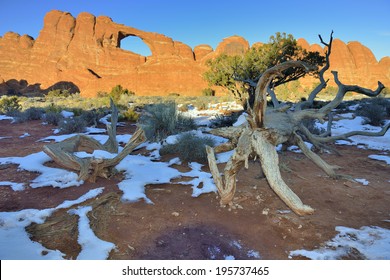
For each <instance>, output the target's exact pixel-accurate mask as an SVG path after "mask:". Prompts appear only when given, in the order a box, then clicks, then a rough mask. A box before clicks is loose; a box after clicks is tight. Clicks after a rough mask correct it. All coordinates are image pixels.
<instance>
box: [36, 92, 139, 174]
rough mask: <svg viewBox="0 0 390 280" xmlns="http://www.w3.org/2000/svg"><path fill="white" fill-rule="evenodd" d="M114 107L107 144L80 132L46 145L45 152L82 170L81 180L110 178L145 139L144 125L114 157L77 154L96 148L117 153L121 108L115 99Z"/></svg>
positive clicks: (61, 164)
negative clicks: (117, 132) (117, 134)
mask: <svg viewBox="0 0 390 280" xmlns="http://www.w3.org/2000/svg"><path fill="white" fill-rule="evenodd" d="M111 109H112V113H111V123H110V124H107V132H108V140H107V141H106V143H104V144H101V143H100V142H99V141H97V140H95V139H93V138H91V137H88V136H86V135H82V134H79V135H76V136H73V137H71V138H69V139H66V140H64V141H61V142H59V143H54V144H48V145H45V146H44V147H43V151H44V152H45V153H46V154H47V155H48V156H50V157H51V158H52V159H53V160H54V162H56V163H57V164H58V165H59V166H62V167H64V168H67V169H70V170H75V171H79V178H78V179H79V180H83V181H86V180H89V181H91V182H95V180H96V178H97V177H103V178H109V177H110V176H112V175H114V174H115V173H116V171H115V166H116V165H117V164H119V162H121V161H122V160H123V159H124V158H125V157H126V156H127V155H128V154H130V153H131V152H132V151H133V150H134V149H135V148H136V147H137V146H138V145H140V144H141V143H143V142H144V141H145V140H146V137H145V134H144V131H143V130H142V129H141V128H138V129H137V130H136V132H135V133H134V134H133V136H132V137H131V139H130V141H129V142H128V143H127V144H126V145H125V147H124V148H123V150H122V151H121V152H120V153H119V154H117V155H116V156H115V157H113V158H109V159H107V158H95V157H87V158H80V157H78V156H76V155H75V154H74V153H75V152H80V151H84V152H88V153H92V152H93V151H94V150H104V151H107V152H110V153H118V142H117V140H116V125H117V122H118V109H117V108H116V106H115V105H114V103H113V102H112V100H111Z"/></svg>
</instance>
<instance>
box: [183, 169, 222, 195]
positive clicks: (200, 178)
mask: <svg viewBox="0 0 390 280" xmlns="http://www.w3.org/2000/svg"><path fill="white" fill-rule="evenodd" d="M188 165H189V167H190V168H191V169H192V171H189V172H186V173H183V176H187V177H194V178H195V179H193V180H191V181H189V182H180V184H183V185H192V197H198V196H200V195H201V194H204V193H210V192H216V191H217V187H216V186H215V184H214V180H213V177H212V175H211V174H210V173H208V172H204V171H202V170H201V169H202V166H203V165H202V164H200V163H197V162H191V163H189V164H188Z"/></svg>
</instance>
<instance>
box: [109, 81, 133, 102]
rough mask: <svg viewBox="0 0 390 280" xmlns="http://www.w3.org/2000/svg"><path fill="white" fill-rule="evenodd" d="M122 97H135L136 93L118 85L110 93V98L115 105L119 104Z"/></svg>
mask: <svg viewBox="0 0 390 280" xmlns="http://www.w3.org/2000/svg"><path fill="white" fill-rule="evenodd" d="M122 95H135V92H134V91H131V90H128V89H127V88H123V87H122V86H121V85H116V86H115V87H113V88H112V89H111V92H110V93H109V96H110V97H111V98H112V100H114V102H115V103H118V101H119V100H120V98H121V96H122Z"/></svg>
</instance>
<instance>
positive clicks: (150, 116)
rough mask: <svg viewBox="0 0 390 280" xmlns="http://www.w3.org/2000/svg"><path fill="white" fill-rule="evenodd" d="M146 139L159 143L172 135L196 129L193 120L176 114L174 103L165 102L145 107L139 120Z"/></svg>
mask: <svg viewBox="0 0 390 280" xmlns="http://www.w3.org/2000/svg"><path fill="white" fill-rule="evenodd" d="M139 123H140V124H141V126H142V128H143V130H144V131H145V135H146V137H147V138H148V139H149V140H151V141H161V140H163V139H165V138H166V137H168V136H169V135H172V134H177V133H180V132H184V131H188V130H192V129H194V128H195V127H196V125H195V122H194V120H193V119H191V118H189V117H185V116H183V115H181V114H179V113H178V111H177V107H176V103H174V102H165V103H157V104H150V105H147V106H145V108H144V112H143V114H142V115H141V117H140V119H139Z"/></svg>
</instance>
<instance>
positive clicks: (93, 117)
mask: <svg viewBox="0 0 390 280" xmlns="http://www.w3.org/2000/svg"><path fill="white" fill-rule="evenodd" d="M75 115H76V114H75ZM79 116H80V118H82V119H83V120H84V121H85V125H86V126H97V124H98V123H99V120H100V119H101V118H102V117H104V113H103V111H102V110H96V109H92V110H89V111H82V112H81V113H80V115H79Z"/></svg>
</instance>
